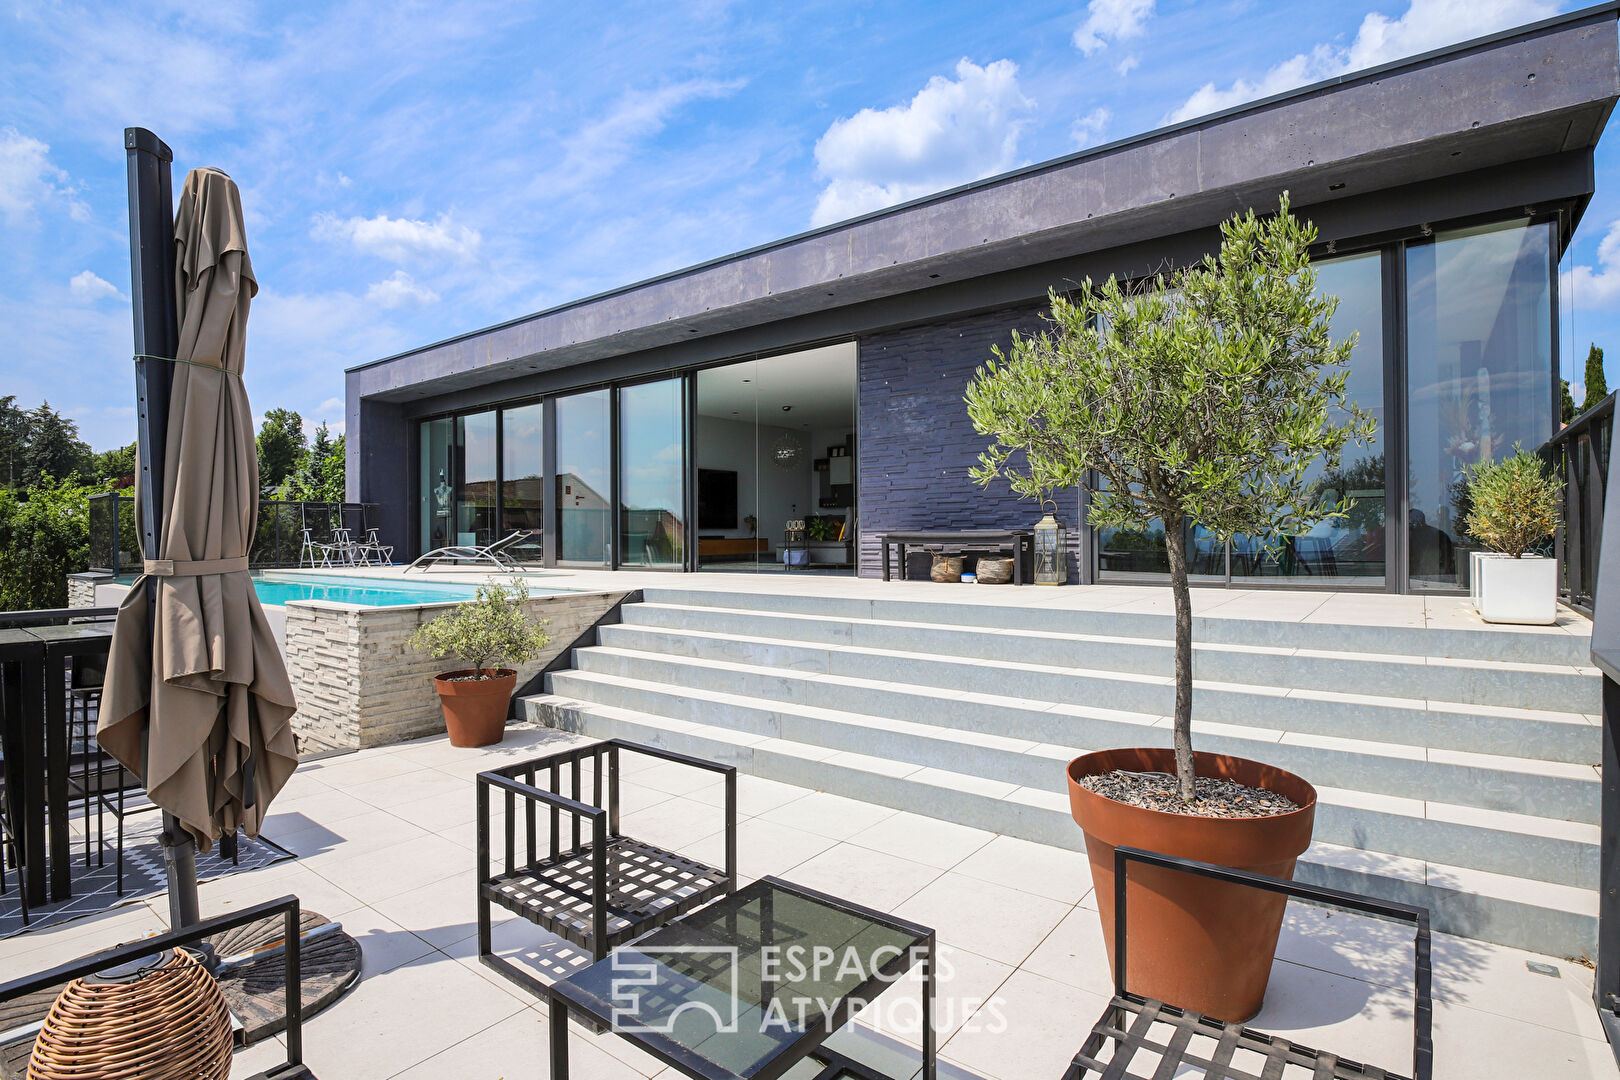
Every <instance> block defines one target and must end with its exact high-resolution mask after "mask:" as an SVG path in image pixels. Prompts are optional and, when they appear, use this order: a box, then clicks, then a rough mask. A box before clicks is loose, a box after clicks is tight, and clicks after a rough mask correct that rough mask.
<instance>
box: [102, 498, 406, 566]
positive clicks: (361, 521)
mask: <svg viewBox="0 0 1620 1080" xmlns="http://www.w3.org/2000/svg"><path fill="white" fill-rule="evenodd" d="M376 511H377V504H376V503H327V502H298V501H295V500H290V499H262V500H260V502H259V525H258V529H257V530H256V531H255V533H254V536H253V547H252V549H251V550H250V551H249V552H248V563H249V564H250V565H251V566H253V567H254V568H255V569H265V570H268V569H272V568H275V567H295V566H298V565H300V561H301V560H300V556H301V555H303V554H304V530H305V529H308V530H309V534H310V539H311V540H312V541H314V543H316V544H329V543H331V542H332V534H333V533H334V532H336V531H337V530H338V529H348V530H349V535H350V537H351V538H353V539H354V540H364V539H365V536H366V531H367V530H368V529H370V528H371V525H372V522H374V521H375V520H376V518H377V513H376ZM384 542H385V543H386V542H387V541H386V538H385V539H384ZM140 564H141V554H140V547H139V545H138V544H137V542H136V536H135V500H134V498H133V497H131V496H129V495H124V494H120V493H118V492H113V491H109V492H104V493H103V494H100V495H92V496H90V569H92V570H97V571H102V572H105V573H111V574H117V573H120V572H121V571H124V570H135V569H139V567H140Z"/></svg>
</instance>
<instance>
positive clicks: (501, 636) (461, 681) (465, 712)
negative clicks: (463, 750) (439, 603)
mask: <svg viewBox="0 0 1620 1080" xmlns="http://www.w3.org/2000/svg"><path fill="white" fill-rule="evenodd" d="M528 598H529V590H528V587H527V586H526V585H524V583H523V581H522V579H521V578H513V579H512V580H511V581H510V582H508V583H506V584H500V583H491V584H488V585H481V586H479V588H478V597H477V599H474V600H469V601H467V602H466V603H464V604H458V605H456V609H455V610H454V611H452V612H450V613H449V614H448V615H441V616H439V617H438V618H437V619H434V620H433V621H432V622H430V623H425V624H423V625H422V626H421V627H419V628H418V629H417V631H416V633H414V634H412V635H411V639H410V643H411V645H413V646H414V647H416V648H418V649H421V650H423V651H424V652H426V653H427V654H428V655H430V656H432V657H433V658H434V659H436V660H437V659H442V658H443V657H446V656H454V657H456V658H457V659H459V660H460V661H461V662H462V664H464V665H465V667H463V668H461V669H458V670H456V671H446V672H444V673H442V674H440V675H436V676H434V678H433V685H434V688H435V689H437V690H438V692H439V704H440V705H441V706H442V707H443V708H444V726H445V729H446V730H447V731H448V732H449V733H450V745H452V746H488V745H490V744H491V743H498V742H500V741H501V738H502V736H503V735H504V734H505V732H506V712H507V708H508V706H509V705H510V703H511V700H512V690H513V688H514V687H516V686H517V670H516V668H515V667H513V666H508V665H517V664H521V663H524V662H525V661H528V660H531V659H533V658H534V657H535V656H536V655H538V654H539V652H540V650H542V649H544V648H545V647H546V645H548V644H549V643H550V641H551V638H550V637H549V636H548V635H547V634H546V632H545V630H543V629H542V627H543V626H544V625H545V622H544V620H542V619H537V618H535V617H533V616H531V615H529V614H528V613H527V612H525V611H524V610H523V604H524V601H526V600H528Z"/></svg>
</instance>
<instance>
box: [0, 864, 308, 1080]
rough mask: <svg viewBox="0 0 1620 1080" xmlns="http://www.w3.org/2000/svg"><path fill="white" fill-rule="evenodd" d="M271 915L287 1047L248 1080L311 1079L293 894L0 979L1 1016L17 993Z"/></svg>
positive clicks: (53, 986) (182, 945) (296, 904)
mask: <svg viewBox="0 0 1620 1080" xmlns="http://www.w3.org/2000/svg"><path fill="white" fill-rule="evenodd" d="M274 916H279V917H280V918H281V919H282V926H283V937H282V942H283V944H282V946H281V950H282V978H283V979H284V980H285V987H286V1006H285V1007H286V1017H287V1020H286V1026H285V1028H283V1030H282V1032H281V1040H282V1043H283V1045H285V1046H286V1048H287V1060H286V1061H284V1062H281V1063H279V1064H276V1065H272V1066H271V1067H270V1068H268V1069H266V1070H264V1071H263V1072H258V1073H254V1074H253V1075H252V1076H250V1077H248V1078H247V1080H316V1078H315V1074H314V1073H312V1072H311V1071H310V1070H309V1067H308V1066H306V1065H305V1064H304V1014H303V1008H304V1003H303V983H302V965H303V953H302V949H301V940H300V937H299V926H300V922H299V902H298V897H296V896H283V897H282V898H281V899H279V900H267V901H265V902H264V903H260V904H254V905H252V906H250V907H245V908H243V909H242V910H241V911H236V912H232V913H231V914H229V915H221V916H218V917H216V918H212V919H204V920H203V921H202V922H199V923H196V924H195V925H193V926H188V927H186V928H185V929H183V930H171V931H169V932H168V933H166V934H158V935H157V936H155V937H149V938H143V939H141V940H140V941H136V942H132V943H130V944H128V945H120V946H118V947H117V948H115V949H109V950H107V951H106V952H103V953H98V954H96V955H95V956H88V957H85V958H83V959H80V960H71V961H69V962H68V963H66V964H62V965H60V966H58V967H54V968H51V969H50V970H49V971H41V972H39V973H38V974H35V975H24V976H22V977H21V978H18V979H12V980H11V981H10V982H7V983H3V984H0V1015H5V1014H7V1013H9V1012H12V1008H11V1007H12V1006H13V1005H14V1004H15V1003H16V1002H17V1001H19V1000H20V999H22V998H28V997H32V996H34V995H37V994H41V993H42V992H44V991H51V992H52V993H53V994H54V993H55V992H56V991H57V989H58V988H60V987H61V986H64V985H66V984H67V983H68V982H71V981H72V980H74V979H83V978H88V977H90V976H92V975H95V974H97V973H98V972H104V971H109V970H111V969H114V968H121V967H123V966H124V965H126V964H130V963H132V962H133V961H136V960H143V959H145V958H147V957H151V956H157V955H159V954H161V953H164V952H167V951H168V950H171V949H178V948H186V947H190V946H195V945H197V944H198V943H199V942H201V941H203V940H204V939H206V938H211V937H215V936H216V935H219V934H222V933H224V932H225V931H227V930H234V929H236V928H238V927H242V926H247V925H249V924H250V923H256V922H258V921H260V920H261V919H268V918H271V917H274ZM28 1046H29V1047H30V1048H31V1047H32V1046H33V1040H32V1039H29V1042H28ZM24 1067H26V1066H24ZM87 1068H88V1067H87ZM86 1075H89V1073H86ZM97 1075H104V1074H100V1073H98V1074H97ZM233 1075H234V1073H233Z"/></svg>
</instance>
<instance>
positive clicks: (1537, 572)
mask: <svg viewBox="0 0 1620 1080" xmlns="http://www.w3.org/2000/svg"><path fill="white" fill-rule="evenodd" d="M1467 490H1468V503H1469V510H1468V516H1467V518H1466V519H1465V520H1464V522H1463V527H1464V529H1466V530H1467V532H1468V534H1469V535H1470V536H1472V537H1473V538H1474V539H1476V540H1478V541H1480V542H1481V543H1483V544H1484V545H1485V546H1486V547H1487V548H1489V549H1490V550H1489V551H1487V552H1475V553H1474V557H1473V560H1472V562H1473V566H1472V567H1471V569H1472V570H1473V596H1474V607H1475V609H1476V610H1477V611H1478V612H1479V615H1480V618H1482V619H1484V620H1485V621H1486V622H1496V623H1533V624H1551V623H1554V622H1557V621H1558V560H1556V559H1551V558H1548V557H1547V556H1545V555H1538V554H1534V553H1532V552H1531V551H1530V549H1531V548H1533V547H1535V546H1536V545H1537V544H1540V543H1542V542H1543V541H1545V540H1546V539H1547V538H1548V537H1550V536H1551V535H1552V534H1553V530H1554V529H1556V528H1557V527H1558V503H1559V500H1560V498H1561V497H1562V495H1563V491H1564V486H1563V484H1562V482H1560V481H1559V479H1558V478H1557V477H1556V476H1553V475H1552V473H1551V472H1549V471H1548V469H1547V466H1546V465H1545V464H1544V463H1543V462H1542V460H1541V459H1540V458H1539V457H1537V456H1536V455H1534V454H1531V453H1527V452H1525V450H1523V449H1522V448H1521V447H1520V446H1518V445H1515V446H1514V447H1513V454H1512V456H1510V457H1506V458H1503V459H1502V460H1501V461H1482V462H1480V463H1479V464H1477V465H1473V466H1471V467H1470V468H1469V470H1468V487H1467Z"/></svg>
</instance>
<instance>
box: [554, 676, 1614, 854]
mask: <svg viewBox="0 0 1620 1080" xmlns="http://www.w3.org/2000/svg"><path fill="white" fill-rule="evenodd" d="M566 675H567V678H566V679H565V683H566V684H567V685H570V686H572V685H574V684H576V683H580V682H583V683H585V684H590V683H593V682H599V683H608V684H613V685H620V686H629V687H632V688H636V689H642V690H651V691H656V692H659V693H680V694H682V695H684V696H688V697H692V698H694V699H697V700H700V701H708V702H713V703H715V704H717V705H720V704H723V705H731V706H743V707H748V706H750V705H756V704H757V703H755V702H754V701H753V699H751V698H746V697H741V696H738V695H733V694H722V693H719V692H716V691H710V690H699V689H691V688H679V689H676V688H672V687H670V686H669V685H667V684H664V683H651V682H645V681H642V680H634V679H624V678H622V677H619V676H604V675H598V674H595V673H592V672H584V671H571V672H567V673H566ZM538 696H544V695H538ZM563 696H566V695H563ZM780 704H781V705H782V706H783V708H782V709H780V710H777V711H783V712H791V713H794V714H795V715H799V716H804V717H807V718H812V719H824V720H829V721H835V722H837V723H840V724H845V725H853V726H859V727H864V728H873V729H882V730H885V731H889V732H896V733H900V734H909V735H913V736H915V737H918V738H924V739H931V740H936V741H944V742H947V743H950V744H953V745H962V746H963V747H964V749H966V748H968V747H979V748H990V749H998V750H1003V751H1006V752H1009V753H1018V754H1039V755H1040V756H1043V757H1047V758H1050V759H1052V760H1053V761H1057V762H1064V761H1068V760H1071V759H1072V758H1074V757H1076V756H1078V755H1079V754H1081V753H1083V752H1085V749H1086V748H1083V747H1058V746H1052V745H1049V744H1040V743H1020V742H1019V741H1018V740H1007V739H1001V738H999V737H996V736H985V735H976V734H974V735H973V737H971V738H956V736H958V735H962V734H973V733H962V732H958V731H957V730H956V729H954V728H941V727H936V726H933V725H929V724H918V723H914V722H912V721H907V720H893V719H889V718H887V717H873V716H865V715H862V714H857V713H849V712H842V711H839V710H835V709H821V708H817V707H816V706H811V705H794V704H791V703H780ZM589 707H590V708H592V709H594V710H602V709H612V710H614V711H616V712H624V713H635V712H636V710H629V709H619V708H618V707H617V706H605V705H599V704H597V703H594V702H591V703H589ZM639 715H654V714H650V713H642V714H639ZM658 719H659V720H660V722H661V723H663V724H664V725H666V726H668V727H670V728H672V729H676V730H684V731H694V730H698V729H701V730H703V731H705V732H713V733H721V732H723V733H725V734H724V736H723V739H724V741H727V742H731V743H733V744H736V745H741V746H757V745H759V744H760V743H763V742H774V743H788V744H790V745H793V746H803V747H806V750H809V749H810V747H809V744H805V743H798V742H793V741H790V740H783V739H775V738H773V737H772V736H770V735H764V734H761V733H758V732H747V731H740V730H737V729H734V728H730V727H726V726H724V725H719V724H699V723H695V722H693V721H688V720H679V719H674V718H668V717H659V718H658ZM1194 730H1195V733H1196V732H1197V730H1198V727H1197V725H1195V728H1194ZM1345 741H1346V742H1350V741H1352V740H1345ZM1367 745H1369V746H1373V747H1378V746H1380V745H1381V744H1377V743H1370V744H1367ZM814 750H815V751H817V752H820V753H819V756H818V757H816V758H814V760H825V759H826V758H829V757H832V756H834V755H839V754H843V755H848V754H850V753H851V752H850V751H845V750H838V749H836V748H827V747H814ZM1263 753H1264V751H1263V750H1260V749H1257V750H1256V754H1257V755H1263ZM805 756H808V754H806V755H805ZM1481 756H1482V755H1481ZM874 760H882V759H874ZM910 764H913V765H914V768H915V769H918V770H920V769H926V768H930V766H925V765H921V764H916V763H910ZM1529 764H1541V765H1547V764H1554V763H1545V762H1540V763H1529ZM1576 768H1580V769H1581V770H1582V771H1583V772H1584V774H1585V776H1584V777H1583V778H1589V779H1591V780H1592V782H1593V783H1594V784H1595V783H1596V782H1597V780H1596V775H1595V773H1594V772H1593V771H1592V770H1591V769H1588V768H1585V767H1576ZM954 775H956V776H961V777H964V778H967V779H966V780H964V782H972V783H973V784H975V785H977V786H983V785H985V784H989V785H992V786H995V785H1000V786H1005V787H1007V788H1008V789H1009V790H1010V789H1013V788H1015V787H1017V785H1014V784H1011V783H1008V782H1006V781H1002V780H997V779H993V778H987V777H979V776H971V775H970V774H966V773H957V774H954ZM1053 775H1054V780H1053V782H1052V785H1051V787H1050V788H1049V790H1050V791H1052V792H1054V793H1056V794H1059V795H1060V797H1061V791H1062V780H1061V776H1062V773H1061V770H1059V769H1054V770H1053ZM1317 793H1318V798H1319V800H1320V801H1321V802H1323V803H1332V804H1340V805H1345V806H1349V807H1355V808H1358V809H1365V810H1377V811H1379V812H1381V813H1388V814H1397V815H1401V816H1405V817H1410V818H1414V819H1422V818H1424V817H1426V816H1430V815H1429V814H1428V813H1427V811H1426V809H1425V808H1426V806H1433V807H1435V808H1436V811H1435V813H1436V815H1438V816H1436V818H1435V819H1436V820H1446V821H1451V822H1453V823H1457V824H1467V825H1475V826H1477V827H1480V828H1490V829H1497V830H1499V831H1505V832H1516V833H1521V834H1524V835H1527V836H1552V837H1555V838H1558V839H1565V840H1569V839H1578V840H1579V842H1582V843H1592V842H1595V838H1596V832H1597V829H1596V826H1592V825H1587V824H1583V823H1578V822H1565V821H1560V820H1556V819H1549V818H1540V817H1535V816H1533V815H1528V814H1514V813H1510V812H1506V811H1490V810H1483V809H1476V808H1474V807H1465V806H1454V805H1451V804H1445V803H1428V804H1426V803H1424V802H1422V801H1420V800H1416V799H1405V798H1400V797H1396V796H1385V795H1379V794H1376V793H1371V792H1355V791H1347V790H1345V789H1340V788H1318V792H1317ZM1538 823H1545V824H1544V825H1538Z"/></svg>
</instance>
